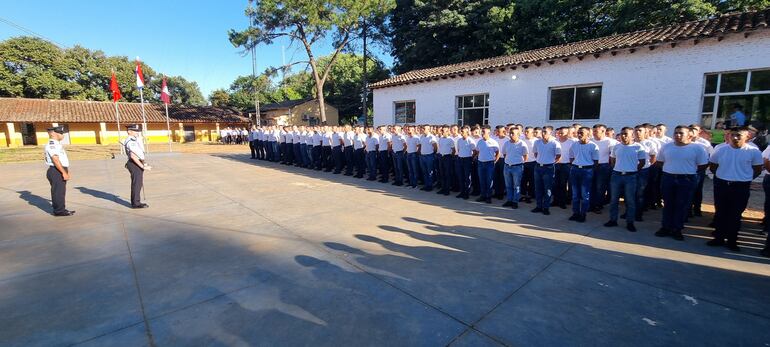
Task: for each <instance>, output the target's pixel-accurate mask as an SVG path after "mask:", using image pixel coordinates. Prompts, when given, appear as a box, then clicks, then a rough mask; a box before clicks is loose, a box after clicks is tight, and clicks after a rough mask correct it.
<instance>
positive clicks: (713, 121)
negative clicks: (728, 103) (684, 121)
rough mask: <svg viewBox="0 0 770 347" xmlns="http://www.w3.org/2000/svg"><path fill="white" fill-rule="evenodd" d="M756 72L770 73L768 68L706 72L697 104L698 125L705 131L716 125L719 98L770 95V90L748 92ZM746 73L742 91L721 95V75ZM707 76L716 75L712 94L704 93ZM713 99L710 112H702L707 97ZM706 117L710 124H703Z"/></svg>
mask: <svg viewBox="0 0 770 347" xmlns="http://www.w3.org/2000/svg"><path fill="white" fill-rule="evenodd" d="M757 71H770V67H763V68H757V69H741V70H726V71H712V72H706V73H704V74H703V84H702V87H701V98H700V103H699V104H698V113H697V114H698V115H700V118H699V119H698V124H701V126H703V127H706V128H707V129H714V127H715V126H716V123H717V110H718V109H719V101H720V100H719V99H720V98H721V97H729V96H742V95H765V94H770V90H759V91H750V89H751V77H752V73H753V72H757ZM741 72H746V73H747V75H746V85H744V86H743V91H741V92H729V93H721V92H720V91H719V89H720V88H721V87H722V75H723V74H732V73H741ZM709 75H716V76H717V84H716V88H715V89H714V92H713V93H706V80H707V79H708V76H709ZM712 96H713V97H714V104H713V105H712V106H711V107H712V108H711V112H704V111H703V102H704V101H705V100H706V98H708V97H712ZM706 115H711V124H710V125H707V124H703V117H704V116H706Z"/></svg>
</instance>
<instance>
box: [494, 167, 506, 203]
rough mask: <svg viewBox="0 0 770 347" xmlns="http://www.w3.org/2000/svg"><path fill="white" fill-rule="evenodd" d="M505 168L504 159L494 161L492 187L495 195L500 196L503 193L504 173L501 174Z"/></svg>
mask: <svg viewBox="0 0 770 347" xmlns="http://www.w3.org/2000/svg"><path fill="white" fill-rule="evenodd" d="M504 170H505V161H504V160H498V161H497V162H496V163H495V175H494V178H493V182H494V183H492V187H493V188H494V190H495V193H494V195H495V197H497V198H502V197H503V196H504V195H505V175H504V174H503V171H504Z"/></svg>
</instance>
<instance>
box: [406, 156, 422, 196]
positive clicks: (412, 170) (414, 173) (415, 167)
mask: <svg viewBox="0 0 770 347" xmlns="http://www.w3.org/2000/svg"><path fill="white" fill-rule="evenodd" d="M419 168H420V154H419V153H417V152H414V153H407V154H406V170H407V171H409V185H410V186H412V187H416V186H417V177H419V174H418V172H419Z"/></svg>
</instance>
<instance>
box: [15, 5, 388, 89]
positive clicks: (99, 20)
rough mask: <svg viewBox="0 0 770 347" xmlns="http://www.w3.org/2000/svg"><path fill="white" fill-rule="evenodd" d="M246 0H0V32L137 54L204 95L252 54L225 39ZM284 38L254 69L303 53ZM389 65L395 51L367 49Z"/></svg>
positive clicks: (318, 51)
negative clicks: (34, 35) (32, 33)
mask: <svg viewBox="0 0 770 347" xmlns="http://www.w3.org/2000/svg"><path fill="white" fill-rule="evenodd" d="M247 4H248V2H247V0H219V1H211V0H207V1H203V0H188V1H178V0H168V1H158V0H155V1H146V0H145V1H95V0H77V1H52V0H42V1H20V0H0V8H2V9H3V11H2V12H0V40H5V39H7V38H10V37H15V36H23V35H27V36H32V35H30V34H29V33H27V32H25V31H23V30H20V29H18V28H15V27H14V26H12V25H9V24H7V23H5V21H10V22H12V23H14V24H16V25H19V26H22V27H24V28H25V29H27V30H30V31H32V32H34V33H35V34H37V35H39V36H42V37H44V38H46V39H49V40H52V41H54V42H55V43H56V44H58V45H60V46H64V47H72V46H74V45H80V46H83V47H86V48H88V49H92V50H102V51H103V52H104V53H105V54H107V55H110V56H113V55H122V56H128V57H129V58H131V59H133V58H135V57H137V56H138V57H140V59H141V60H142V61H144V62H146V63H147V64H148V65H149V66H151V67H152V68H153V69H155V71H157V72H160V73H163V74H167V75H171V76H177V75H179V76H182V77H184V78H186V79H188V80H191V81H195V82H198V85H199V86H200V88H201V92H202V93H203V95H204V97H208V95H209V94H210V93H211V91H212V90H215V89H218V88H227V87H228V86H229V85H230V83H231V82H232V81H233V80H234V79H235V78H236V77H238V76H240V75H250V74H251V57H250V55H245V56H244V55H242V53H241V50H240V49H239V48H235V47H233V46H232V45H231V44H230V42H229V41H228V40H227V32H228V30H230V29H236V30H241V29H244V28H246V27H247V26H248V19H247V18H246V16H245V15H244V10H245V9H246V6H247ZM330 41H331V40H327V41H326V42H321V43H320V44H318V45H317V47H316V48H315V51H314V55H316V56H322V55H326V54H329V53H331V52H332V47H331V42H330ZM288 45H289V41H288V40H282V41H277V42H275V43H273V44H272V45H270V46H265V45H262V46H260V47H258V48H257V73H259V72H261V71H264V70H265V68H267V67H270V66H281V65H282V54H281V51H282V46H284V47H286V48H285V50H284V51H285V59H286V62H287V63H289V62H293V61H303V60H307V54H306V53H305V50H304V49H303V48H302V47H300V46H299V45H296V44H295V45H294V46H292V47H289V46H288ZM370 52H371V54H375V55H377V56H378V57H379V58H380V59H381V60H383V62H385V64H386V66H391V65H392V63H393V59H392V58H391V57H390V56H389V55H388V54H385V53H383V52H381V49H371V50H370Z"/></svg>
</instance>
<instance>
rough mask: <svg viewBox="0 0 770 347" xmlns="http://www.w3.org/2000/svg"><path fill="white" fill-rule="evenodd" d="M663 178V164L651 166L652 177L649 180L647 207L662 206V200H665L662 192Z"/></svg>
mask: <svg viewBox="0 0 770 347" xmlns="http://www.w3.org/2000/svg"><path fill="white" fill-rule="evenodd" d="M662 176H663V169H662V166H661V164H655V165H652V166H650V177H649V178H648V180H647V192H646V196H647V199H646V200H647V201H646V206H645V207H648V208H649V207H653V206H656V205H660V200H661V199H663V194H661V191H660V180H661V178H662Z"/></svg>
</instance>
